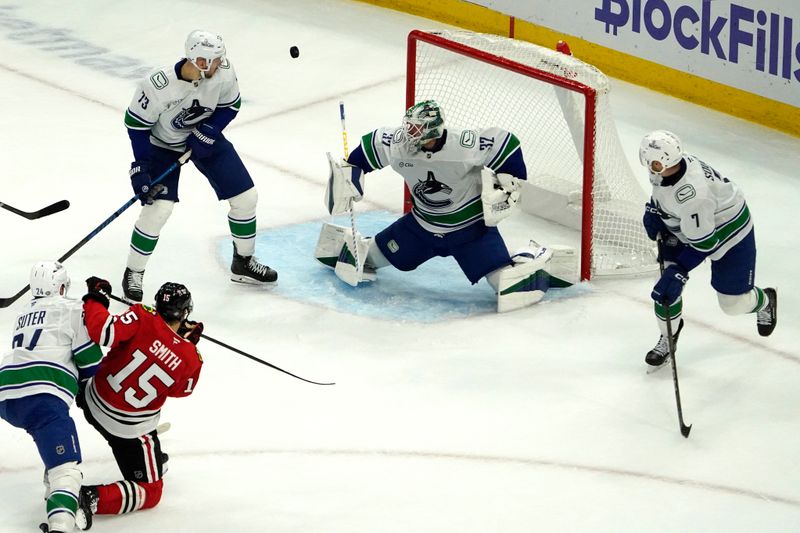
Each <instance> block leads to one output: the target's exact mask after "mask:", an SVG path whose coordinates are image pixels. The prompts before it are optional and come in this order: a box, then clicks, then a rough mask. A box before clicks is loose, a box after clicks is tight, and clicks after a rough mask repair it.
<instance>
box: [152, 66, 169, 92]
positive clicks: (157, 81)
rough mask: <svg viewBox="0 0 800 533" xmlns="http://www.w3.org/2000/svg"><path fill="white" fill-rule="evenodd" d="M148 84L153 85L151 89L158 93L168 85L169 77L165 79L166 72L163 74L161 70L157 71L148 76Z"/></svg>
mask: <svg viewBox="0 0 800 533" xmlns="http://www.w3.org/2000/svg"><path fill="white" fill-rule="evenodd" d="M150 83H152V84H153V87H155V88H156V90H159V91H160V90H161V89H163V88H165V87H166V86H167V85H169V77H167V73H166V72H164V71H163V70H159V71H158V72H156V73H155V74H153V75H152V76H150Z"/></svg>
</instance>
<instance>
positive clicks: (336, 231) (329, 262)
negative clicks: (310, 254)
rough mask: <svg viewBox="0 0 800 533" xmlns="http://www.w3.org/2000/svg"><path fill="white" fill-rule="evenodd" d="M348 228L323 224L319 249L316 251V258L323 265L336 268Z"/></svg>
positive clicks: (327, 223)
mask: <svg viewBox="0 0 800 533" xmlns="http://www.w3.org/2000/svg"><path fill="white" fill-rule="evenodd" d="M347 230H348V228H345V227H344V226H338V225H336V224H331V223H329V222H323V223H322V230H320V232H319V239H318V240H317V247H316V248H315V249H314V257H315V258H316V260H317V261H319V262H320V263H322V264H323V265H325V266H327V267H330V268H336V262H337V261H338V260H339V253H340V252H341V251H342V246H343V245H344V239H345V235H346V234H345V232H346V231H347Z"/></svg>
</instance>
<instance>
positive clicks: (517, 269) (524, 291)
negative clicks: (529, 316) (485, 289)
mask: <svg viewBox="0 0 800 533" xmlns="http://www.w3.org/2000/svg"><path fill="white" fill-rule="evenodd" d="M552 255H553V252H552V251H550V249H548V248H540V249H538V250H531V251H530V252H522V253H518V254H516V255H514V256H512V258H511V259H512V260H513V261H514V264H513V265H508V266H505V267H503V268H500V269H498V270H495V271H494V272H491V273H490V274H489V275H487V276H486V279H487V281H488V282H489V284H490V285H491V286H492V287H493V288H494V289H495V291H496V292H497V312H498V313H505V312H508V311H514V310H516V309H521V308H523V307H527V306H529V305H533V304H535V303H537V302H538V301H540V300H541V299H542V298H544V293H546V292H547V290H548V289H549V288H550V275H549V274H548V273H547V266H548V264H549V262H550V260H551V258H552Z"/></svg>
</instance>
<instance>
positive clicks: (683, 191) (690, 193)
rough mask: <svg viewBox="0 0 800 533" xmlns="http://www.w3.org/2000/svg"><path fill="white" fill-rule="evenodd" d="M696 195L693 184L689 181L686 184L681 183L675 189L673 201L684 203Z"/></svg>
mask: <svg viewBox="0 0 800 533" xmlns="http://www.w3.org/2000/svg"><path fill="white" fill-rule="evenodd" d="M696 196H697V191H696V190H695V188H694V185H692V184H691V183H687V184H686V185H682V186H681V187H679V188H678V189H677V190H676V191H675V201H676V202H678V203H679V204H685V203H686V202H688V201H689V200H691V199H692V198H694V197H696Z"/></svg>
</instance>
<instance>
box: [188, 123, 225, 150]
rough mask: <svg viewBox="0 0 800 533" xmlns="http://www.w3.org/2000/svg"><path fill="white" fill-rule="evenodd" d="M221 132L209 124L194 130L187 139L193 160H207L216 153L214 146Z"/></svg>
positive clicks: (201, 125)
mask: <svg viewBox="0 0 800 533" xmlns="http://www.w3.org/2000/svg"><path fill="white" fill-rule="evenodd" d="M219 135H220V131H219V130H218V129H217V128H215V127H214V126H212V125H211V124H208V123H203V124H200V125H199V126H197V127H196V128H195V129H193V130H192V133H191V135H189V137H187V138H186V148H189V149H191V151H192V159H205V158H207V157H210V156H211V155H212V154H213V153H214V146H215V144H216V142H217V138H218V137H219Z"/></svg>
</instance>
